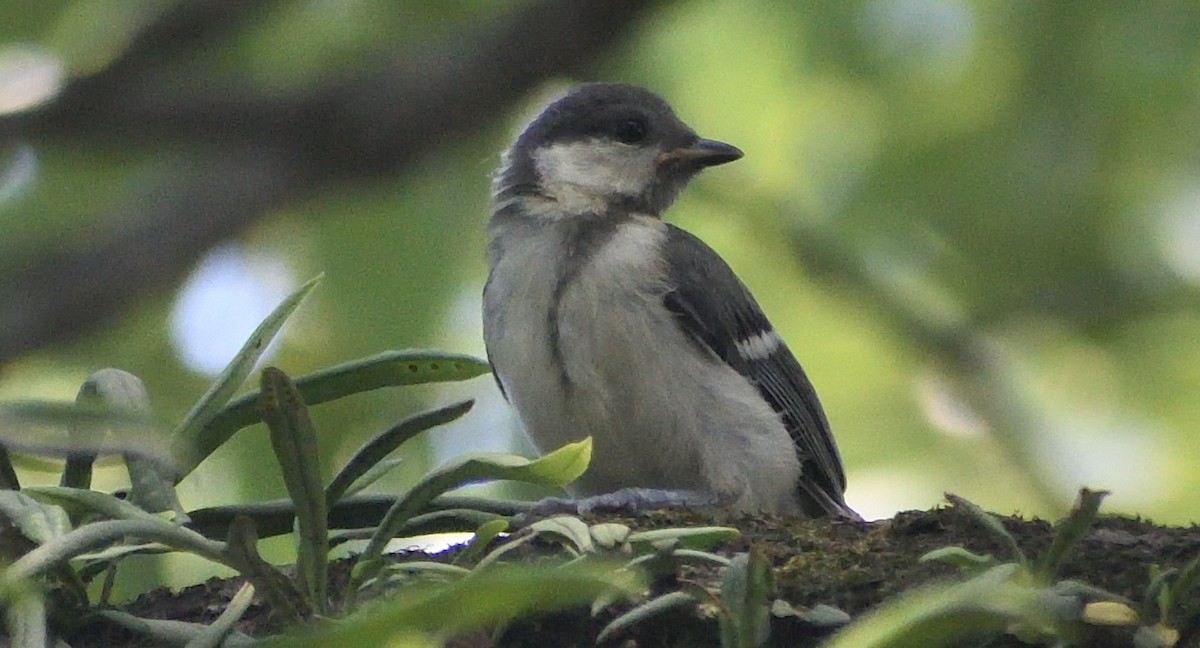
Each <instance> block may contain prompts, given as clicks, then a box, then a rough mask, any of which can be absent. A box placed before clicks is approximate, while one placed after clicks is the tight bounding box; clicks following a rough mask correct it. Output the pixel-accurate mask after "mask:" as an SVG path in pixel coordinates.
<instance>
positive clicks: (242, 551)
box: [226, 517, 312, 625]
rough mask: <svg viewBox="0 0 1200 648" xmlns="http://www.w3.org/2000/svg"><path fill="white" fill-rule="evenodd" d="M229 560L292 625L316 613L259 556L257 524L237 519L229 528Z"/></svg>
mask: <svg viewBox="0 0 1200 648" xmlns="http://www.w3.org/2000/svg"><path fill="white" fill-rule="evenodd" d="M226 545H227V546H228V547H229V549H228V551H229V557H230V560H231V561H232V562H233V563H234V569H237V570H238V572H239V573H240V574H241V575H242V577H243V578H245V579H246V580H248V581H250V582H251V583H254V585H255V587H257V588H258V590H259V592H260V593H261V595H262V597H263V598H264V599H266V601H267V602H268V604H270V606H271V609H272V610H273V611H274V612H275V613H276V614H278V615H279V616H280V617H282V618H283V619H284V620H285V621H286V622H287V624H288V625H296V624H298V623H299V622H300V621H302V620H304V619H307V618H308V617H310V616H312V609H311V608H310V607H309V606H308V605H307V603H306V601H305V599H304V596H303V595H302V594H301V593H300V590H298V589H296V587H295V585H293V584H292V582H291V581H290V580H288V578H287V576H284V575H283V572H281V571H279V570H278V569H277V568H276V567H275V566H274V565H272V564H271V563H269V562H267V561H266V560H264V559H263V557H262V556H261V555H259V553H258V533H257V532H256V531H255V528H254V521H253V520H251V519H250V518H247V517H238V518H236V519H234V521H233V523H232V524H231V525H230V526H229V540H228V542H227V543H226Z"/></svg>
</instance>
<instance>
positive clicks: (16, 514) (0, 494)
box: [0, 490, 71, 544]
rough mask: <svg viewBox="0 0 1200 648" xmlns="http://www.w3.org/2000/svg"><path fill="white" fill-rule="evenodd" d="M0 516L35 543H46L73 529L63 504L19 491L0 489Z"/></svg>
mask: <svg viewBox="0 0 1200 648" xmlns="http://www.w3.org/2000/svg"><path fill="white" fill-rule="evenodd" d="M0 517H3V518H4V519H6V520H8V521H9V522H10V523H12V525H13V526H14V527H15V528H16V529H17V531H20V532H21V535H22V536H24V537H25V538H26V539H28V540H29V541H30V542H33V543H34V544H45V543H46V542H49V541H50V540H53V539H54V538H57V537H59V536H61V535H63V534H65V533H67V532H68V531H70V530H71V519H70V517H68V516H67V512H66V511H64V510H63V509H62V507H61V506H55V505H53V504H44V503H42V502H39V501H37V500H35V499H33V498H32V497H29V496H28V495H26V494H24V493H21V492H19V491H9V490H0Z"/></svg>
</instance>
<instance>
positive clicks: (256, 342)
mask: <svg viewBox="0 0 1200 648" xmlns="http://www.w3.org/2000/svg"><path fill="white" fill-rule="evenodd" d="M323 276H324V275H317V276H316V277H314V278H312V279H310V280H309V281H308V282H307V283H305V284H304V285H303V286H301V287H300V289H299V290H297V291H296V292H294V293H292V294H291V295H289V296H288V297H287V298H286V299H284V300H283V301H282V302H281V303H280V304H279V305H278V306H276V307H275V310H273V311H271V314H270V315H267V317H266V319H264V320H263V321H262V323H261V324H259V325H258V328H257V329H255V330H254V333H252V334H251V335H250V339H248V340H246V343H245V344H244V345H243V346H242V348H241V350H240V351H238V352H237V355H235V356H234V357H233V359H232V360H230V361H229V364H228V365H226V366H225V370H224V371H222V372H221V375H220V376H218V377H217V379H216V380H215V381H214V382H213V383H212V385H211V386H209V388H208V391H207V392H205V393H204V395H203V396H201V397H200V400H198V401H196V404H195V405H193V406H192V409H191V411H190V412H188V413H187V415H186V416H184V417H183V420H182V421H180V423H179V425H178V426H177V427H176V428H175V429H174V430H173V431H172V432H171V436H170V445H171V455H172V456H173V457H175V458H176V461H177V462H178V465H177V466H176V468H177V472H176V478H175V481H176V482H178V481H179V480H180V479H183V478H184V477H185V476H186V475H187V474H188V473H190V472H192V471H193V470H195V468H196V466H198V465H200V462H201V461H204V459H205V458H207V457H208V455H210V454H212V453H213V451H214V450H216V449H217V448H219V447H220V446H221V444H223V443H225V441H227V440H228V439H229V436H231V435H232V434H233V432H234V431H230V432H229V434H228V435H223V434H222V431H219V430H213V429H211V427H210V426H209V423H210V422H212V420H213V419H214V417H216V416H217V414H218V412H220V410H221V408H222V407H224V406H225V404H226V403H227V402H229V399H230V398H231V397H232V396H233V394H234V393H235V392H237V390H238V388H239V387H241V386H242V383H244V382H245V381H246V378H247V377H249V376H250V372H251V371H252V370H253V369H254V364H255V363H256V362H258V358H259V357H260V356H261V355H262V354H263V352H265V351H266V350H267V346H268V345H270V343H271V340H273V339H275V336H276V335H277V334H278V333H279V331H280V330H281V329H282V328H283V325H284V323H285V322H287V319H288V318H289V317H291V315H292V313H294V312H295V311H296V309H297V308H298V307H299V306H300V302H302V301H304V298H305V297H307V296H308V294H309V293H310V292H312V290H313V288H315V287H316V285H317V283H318V282H319V281H320V280H321V278H322V277H323ZM250 398H251V404H250V405H249V413H250V415H251V416H253V415H254V405H253V402H254V401H253V399H254V396H251V397H250Z"/></svg>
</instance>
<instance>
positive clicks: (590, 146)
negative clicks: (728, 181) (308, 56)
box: [484, 84, 855, 517]
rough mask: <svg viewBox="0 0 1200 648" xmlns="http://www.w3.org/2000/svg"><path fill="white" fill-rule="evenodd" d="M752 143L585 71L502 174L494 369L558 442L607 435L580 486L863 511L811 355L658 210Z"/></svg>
mask: <svg viewBox="0 0 1200 648" xmlns="http://www.w3.org/2000/svg"><path fill="white" fill-rule="evenodd" d="M739 157H741V151H738V150H737V149H736V148H734V147H731V146H729V145H727V144H721V143H719V142H713V141H710V140H704V139H701V138H699V137H698V136H696V134H695V133H694V132H693V131H692V130H691V129H690V128H688V127H687V126H686V125H684V124H683V123H682V122H681V121H680V120H679V119H678V118H677V117H676V116H675V114H674V113H673V112H672V111H671V109H670V107H669V106H667V104H666V103H665V102H663V101H662V100H661V99H660V98H658V97H657V96H655V95H654V94H652V93H650V92H648V91H645V90H643V89H641V88H636V87H633V86H628V85H620V84H589V85H584V86H580V87H578V88H576V89H575V90H573V91H572V92H571V93H569V94H568V95H567V96H566V97H564V98H563V99H560V100H559V101H557V102H555V103H553V104H551V105H550V106H549V107H547V108H546V109H545V110H544V111H543V112H542V114H541V115H539V116H538V117H537V118H536V119H535V120H534V121H533V122H532V123H531V124H530V125H529V126H528V127H527V128H526V129H525V131H524V132H523V133H522V134H521V135H520V137H518V139H517V141H516V143H514V144H513V146H512V147H511V148H510V149H509V150H508V151H506V152H505V154H504V156H503V161H502V165H501V168H500V169H499V170H498V171H497V173H496V176H495V179H494V183H493V199H492V208H493V213H492V219H491V222H490V224H489V232H490V234H491V235H492V243H491V245H490V246H489V250H488V256H489V263H490V267H491V272H490V274H489V277H488V282H487V285H486V287H485V288H484V337H485V342H486V344H487V350H488V356H489V359H490V360H491V362H492V368H493V372H494V373H495V376H496V381H497V383H498V384H499V385H500V388H501V390H502V391H503V392H504V393H505V396H506V397H507V398H508V399H509V400H510V401H511V402H512V404H513V405H514V406H515V408H516V410H517V412H518V414H519V416H520V418H521V421H522V424H523V425H524V427H525V429H526V431H527V432H528V434H529V435H530V437H531V438H532V440H533V441H534V442H535V444H536V445H537V446H538V447H539V448H541V449H542V450H549V449H553V448H555V447H557V446H559V445H561V444H563V443H566V442H568V441H573V440H577V439H579V438H582V437H584V436H588V435H591V436H592V437H593V440H594V443H595V446H594V452H593V460H592V464H591V466H590V468H589V470H588V472H587V473H586V474H585V475H584V476H583V477H582V478H581V479H580V480H579V481H578V482H576V484H574V485H573V488H572V490H573V492H575V493H576V494H579V495H595V494H601V493H607V492H611V491H615V490H618V489H622V488H627V487H649V488H660V489H672V490H690V491H701V492H707V493H713V494H715V495H716V496H718V498H719V499H720V500H721V501H722V502H723V503H725V504H727V505H729V506H730V507H732V508H735V509H738V510H746V511H765V512H774V513H803V514H805V515H809V516H818V515H827V514H837V515H845V516H849V517H854V516H855V514H854V513H853V512H852V511H851V510H850V509H849V508H848V507H847V506H846V504H845V501H844V499H843V496H842V493H843V491H844V490H845V477H844V474H843V471H842V465H841V460H840V458H839V456H838V451H837V447H836V446H835V444H834V441H833V437H832V434H831V433H830V431H829V424H828V422H827V421H826V418H825V414H824V412H823V411H822V409H821V405H820V402H819V401H818V400H817V396H816V392H815V391H814V390H813V387H812V385H811V384H810V383H809V381H808V378H807V376H805V374H804V371H803V370H802V369H801V368H800V365H799V363H798V362H797V361H796V360H795V358H794V357H793V356H792V354H791V352H790V351H788V349H787V347H786V346H785V345H784V344H783V342H782V340H781V339H780V338H779V336H778V335H777V334H776V333H775V331H774V329H772V327H771V325H770V323H769V322H768V321H767V319H766V316H765V315H763V313H762V310H761V309H760V308H759V306H758V304H757V303H756V302H755V301H754V298H753V297H752V296H751V295H750V293H749V291H748V290H747V289H746V288H745V286H744V285H743V284H742V283H741V281H739V280H738V278H737V277H736V276H735V275H734V273H733V271H732V270H731V269H730V268H729V266H728V265H726V264H725V262H724V261H723V260H722V259H721V258H720V257H719V256H718V255H717V254H716V252H714V251H713V250H712V249H711V248H709V247H708V246H707V245H705V244H704V243H703V242H702V241H700V240H699V239H697V238H695V237H694V236H692V235H691V234H688V233H687V232H684V231H683V230H680V229H678V228H676V227H674V226H671V225H668V224H666V223H664V222H663V221H662V220H661V219H660V216H661V214H662V212H663V211H664V210H665V209H666V208H667V207H668V206H669V205H670V204H671V202H672V201H674V199H675V197H676V196H677V195H678V193H679V192H680V191H681V190H682V189H683V188H684V186H686V184H687V182H688V180H690V179H691V178H692V177H693V176H694V175H695V174H696V173H697V172H699V171H700V170H701V169H703V168H705V167H708V166H713V165H716V164H722V163H725V162H729V161H732V160H735V159H737V158H739Z"/></svg>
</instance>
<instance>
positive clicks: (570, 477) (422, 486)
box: [351, 437, 592, 590]
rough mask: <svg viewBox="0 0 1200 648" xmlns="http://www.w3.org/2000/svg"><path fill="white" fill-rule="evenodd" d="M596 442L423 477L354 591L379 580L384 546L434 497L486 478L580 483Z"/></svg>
mask: <svg viewBox="0 0 1200 648" xmlns="http://www.w3.org/2000/svg"><path fill="white" fill-rule="evenodd" d="M591 456H592V440H591V438H590V437H589V438H586V439H584V440H582V441H578V442H576V443H569V444H567V445H565V446H563V447H561V448H559V449H558V450H555V451H554V452H551V453H550V454H547V455H544V456H542V457H538V458H537V459H533V460H530V459H526V458H524V457H518V456H516V455H505V454H477V455H469V456H466V457H462V458H460V459H458V460H457V461H454V462H452V463H450V464H448V465H446V466H443V467H441V468H438V469H436V470H434V471H433V472H431V473H429V474H428V475H426V476H425V477H423V478H421V480H420V481H419V482H417V483H416V484H415V485H414V486H413V487H412V488H410V489H409V490H408V492H407V493H405V494H404V496H402V497H401V498H400V499H399V500H397V501H396V503H395V504H394V505H393V506H392V508H391V509H389V510H388V512H387V515H385V516H384V518H383V521H382V522H380V523H379V528H378V529H376V532H375V535H373V536H372V537H371V540H370V542H369V543H367V547H366V549H364V550H363V553H362V555H360V556H359V560H358V564H357V565H355V568H354V575H353V577H352V578H351V589H352V590H353V589H357V587H358V586H359V585H361V584H362V583H363V582H365V581H366V580H367V579H368V578H370V577H371V576H373V575H374V573H375V571H376V570H378V569H379V566H380V565H379V558H380V556H381V555H382V554H383V549H384V547H386V546H387V543H388V542H389V541H390V540H391V539H392V538H394V537H395V536H396V533H397V532H398V531H399V529H400V528H401V527H403V526H404V524H405V522H407V521H408V520H409V519H410V518H412V517H413V516H414V515H416V514H417V512H419V511H420V510H421V509H423V508H424V507H425V506H426V505H427V504H428V503H429V502H430V501H431V500H433V498H434V497H436V496H437V495H439V494H441V493H444V492H445V491H448V490H451V489H453V488H457V487H458V486H461V485H462V484H464V483H467V482H473V481H479V480H484V479H511V480H514V481H524V482H529V483H531V484H538V485H542V486H561V485H563V484H566V483H568V482H571V481H574V480H575V479H577V478H578V477H579V476H580V475H581V474H583V471H584V470H586V469H587V464H588V461H590V460H591Z"/></svg>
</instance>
